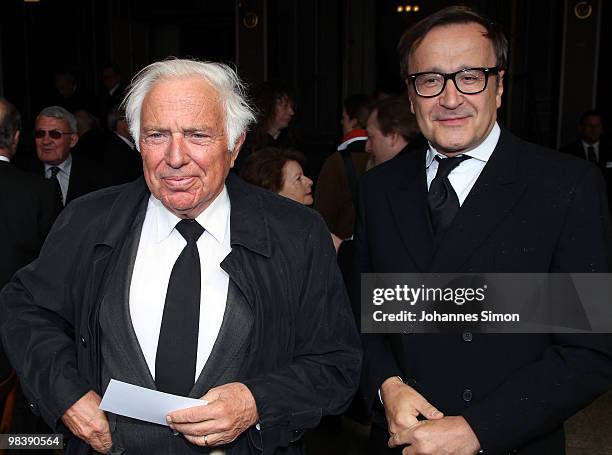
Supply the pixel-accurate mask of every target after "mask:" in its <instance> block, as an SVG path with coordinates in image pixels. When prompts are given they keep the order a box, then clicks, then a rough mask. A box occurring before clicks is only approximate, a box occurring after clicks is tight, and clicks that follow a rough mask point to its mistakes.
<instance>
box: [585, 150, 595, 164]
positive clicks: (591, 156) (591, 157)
mask: <svg viewBox="0 0 612 455" xmlns="http://www.w3.org/2000/svg"><path fill="white" fill-rule="evenodd" d="M587 159H588V160H589V161H590V162H591V163H595V164H597V155H595V147H593V146H592V145H589V146H588V147H587Z"/></svg>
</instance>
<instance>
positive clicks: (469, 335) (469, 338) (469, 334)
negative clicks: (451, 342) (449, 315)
mask: <svg viewBox="0 0 612 455" xmlns="http://www.w3.org/2000/svg"><path fill="white" fill-rule="evenodd" d="M461 338H462V339H463V341H472V339H473V338H474V335H472V332H469V331H467V330H466V331H465V332H463V333H462V334H461Z"/></svg>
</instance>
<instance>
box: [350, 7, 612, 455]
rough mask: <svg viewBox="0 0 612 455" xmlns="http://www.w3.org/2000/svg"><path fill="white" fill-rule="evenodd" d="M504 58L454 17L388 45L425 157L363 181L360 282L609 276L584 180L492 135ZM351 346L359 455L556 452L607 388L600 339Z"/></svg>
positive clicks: (441, 16)
mask: <svg viewBox="0 0 612 455" xmlns="http://www.w3.org/2000/svg"><path fill="white" fill-rule="evenodd" d="M506 49H507V41H506V38H505V37H504V35H503V33H502V31H501V30H500V29H499V27H498V26H497V25H495V24H494V23H492V22H491V21H490V20H488V19H486V18H484V17H482V16H480V15H479V14H477V13H475V12H474V11H472V10H470V9H468V8H465V7H449V8H445V9H443V10H441V11H439V12H438V13H435V14H433V15H432V16H430V17H428V18H425V19H424V20H422V21H421V22H419V23H418V24H417V25H415V26H414V27H413V28H412V29H410V30H408V31H407V32H406V33H405V34H404V36H403V37H402V39H401V41H400V44H399V51H400V55H401V68H402V73H403V76H404V77H405V79H406V82H407V85H408V94H409V103H410V106H411V108H412V111H413V112H414V113H415V115H416V117H417V121H418V124H419V127H420V129H421V132H422V133H423V135H424V136H425V137H426V138H427V140H428V141H429V144H428V146H427V147H426V148H425V149H423V150H421V151H417V152H415V153H409V154H400V155H399V156H397V157H396V158H394V159H392V160H390V161H388V162H386V163H383V164H381V165H380V166H377V167H376V168H375V169H373V170H372V171H370V172H369V173H368V174H366V175H365V176H364V178H363V179H362V182H361V188H360V196H361V201H360V206H359V216H358V221H357V227H356V241H357V245H358V247H357V248H358V258H359V269H360V271H361V272H381V273H389V272H397V273H401V272H405V273H420V272H423V273H427V272H453V273H456V272H466V273H469V272H471V273H474V272H476V273H480V272H506V273H513V272H531V273H538V272H543V273H546V272H608V271H609V270H610V254H609V251H610V249H609V248H610V234H609V232H610V231H609V220H608V214H607V208H606V195H605V190H604V183H603V180H602V178H601V174H600V173H599V171H598V169H597V168H596V167H595V166H593V165H591V164H589V163H587V162H585V161H584V160H583V161H580V160H576V159H573V158H572V157H569V156H566V155H563V154H560V153H558V152H555V151H551V150H547V149H543V148H541V147H538V146H536V145H533V144H528V143H526V142H523V141H521V140H520V139H518V138H517V137H515V136H513V135H512V134H511V133H510V132H509V131H507V130H505V129H504V128H502V127H500V125H499V124H498V123H497V121H496V119H497V109H498V108H499V107H500V105H501V98H502V93H503V78H504V74H505V69H506V61H507V60H506V53H507V51H506ZM364 348H365V358H364V372H363V381H362V392H363V393H364V398H365V399H366V402H367V403H371V404H373V405H374V408H375V417H374V425H373V429H372V437H371V444H372V447H371V449H370V450H369V452H368V453H399V452H400V451H401V449H402V448H403V453H404V454H410V455H414V454H425V453H427V454H440V453H445V454H475V453H487V454H501V453H503V454H507V453H520V454H534V455H535V454H563V453H565V447H564V435H563V422H564V420H565V419H567V418H568V417H570V416H571V415H572V414H573V413H575V412H576V411H578V410H579V409H581V408H582V407H584V406H585V405H586V404H587V403H589V402H590V401H592V400H593V399H595V398H596V397H597V396H598V395H600V394H602V393H603V392H604V391H606V390H607V389H608V388H610V386H611V378H612V343H611V342H610V336H609V335H557V334H527V335H515V334H512V335H506V334H504V335H500V334H489V335H485V334H478V333H472V332H470V331H464V332H463V333H456V334H452V333H451V334H435V335H434V334H429V335H427V334H421V335H418V334H412V335H400V334H388V335H364ZM379 394H380V395H379ZM379 397H380V399H379ZM389 437H390V439H389ZM387 442H389V444H390V445H391V447H394V448H393V449H389V448H388V447H387Z"/></svg>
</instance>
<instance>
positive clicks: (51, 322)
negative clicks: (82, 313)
mask: <svg viewBox="0 0 612 455" xmlns="http://www.w3.org/2000/svg"><path fill="white" fill-rule="evenodd" d="M74 213H75V206H72V207H67V208H66V210H64V211H63V212H62V214H61V215H60V217H59V218H58V220H57V222H56V223H55V224H54V226H53V228H52V230H51V232H50V233H49V235H48V237H47V239H46V241H45V243H44V245H43V248H42V250H41V253H40V256H39V257H38V259H36V260H35V261H34V262H32V263H31V264H30V265H28V266H26V267H24V268H23V269H21V270H20V271H19V272H18V273H17V274H16V275H15V277H14V278H13V280H12V281H11V282H9V283H8V284H7V285H6V286H5V287H4V289H3V290H2V293H1V294H0V321H1V322H0V332H1V336H2V342H3V344H4V347H5V350H6V353H7V356H8V357H9V360H10V361H11V364H12V365H13V368H14V369H15V370H16V372H17V374H18V375H19V377H20V381H21V385H22V388H23V391H24V393H25V394H26V396H27V397H28V399H29V400H30V403H31V404H30V408H31V409H32V411H33V412H35V413H36V414H40V415H41V416H42V417H43V419H44V420H45V421H46V422H47V423H48V424H49V425H50V426H51V427H52V428H56V429H57V428H58V425H60V422H59V420H60V418H61V416H62V415H63V413H64V412H65V411H66V409H68V408H69V407H70V406H71V405H72V404H73V403H74V402H75V401H77V400H78V399H79V398H80V397H81V396H83V395H84V394H85V393H86V392H87V391H88V390H90V389H92V388H93V385H92V384H89V383H88V382H87V381H86V380H84V379H83V378H82V377H80V376H79V373H78V370H77V356H76V345H75V339H74V337H75V327H74V325H73V321H74V320H75V317H76V315H77V313H78V312H79V309H77V308H75V306H74V303H75V302H79V303H82V302H80V299H79V297H80V295H79V289H80V286H79V283H77V281H76V280H77V279H78V276H79V270H78V263H79V257H80V256H82V255H83V254H85V252H84V251H83V250H82V248H81V247H80V242H81V239H82V237H83V227H82V226H80V227H79V226H78V224H77V223H75V224H71V220H72V218H73V215H74Z"/></svg>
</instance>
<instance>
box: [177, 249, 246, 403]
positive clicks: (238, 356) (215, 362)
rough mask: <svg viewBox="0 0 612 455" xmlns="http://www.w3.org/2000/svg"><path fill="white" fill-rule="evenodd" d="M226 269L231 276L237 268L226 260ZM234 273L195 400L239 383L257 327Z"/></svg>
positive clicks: (194, 387) (195, 393) (224, 265)
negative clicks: (254, 325)
mask: <svg viewBox="0 0 612 455" xmlns="http://www.w3.org/2000/svg"><path fill="white" fill-rule="evenodd" d="M230 256H231V253H230ZM230 256H228V258H229V257H230ZM222 268H223V269H224V270H226V271H230V272H231V271H232V269H233V265H228V260H227V259H226V260H225V261H223V263H222ZM232 273H233V272H231V273H230V282H229V287H228V290H227V304H226V306H225V313H224V315H223V322H222V323H221V329H220V330H219V335H218V336H217V339H216V341H215V345H214V346H213V349H212V352H211V353H210V356H209V357H208V360H207V361H206V364H205V365H204V368H202V371H201V372H200V375H199V376H198V380H197V381H196V383H195V384H194V386H193V388H192V390H191V392H190V393H189V396H190V397H193V398H200V397H201V396H202V395H204V394H205V393H206V392H208V390H210V389H211V388H212V387H214V386H216V385H219V384H225V383H228V382H233V381H236V380H237V378H238V377H239V373H240V370H241V368H242V366H243V365H244V358H245V354H246V352H247V350H248V347H249V343H248V341H249V339H250V334H251V328H252V327H253V313H252V312H251V309H250V307H249V304H248V303H247V301H246V299H245V297H244V295H243V294H242V292H241V291H240V289H239V287H238V286H237V285H236V282H235V281H234V280H233V279H232V278H231V275H232Z"/></svg>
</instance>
